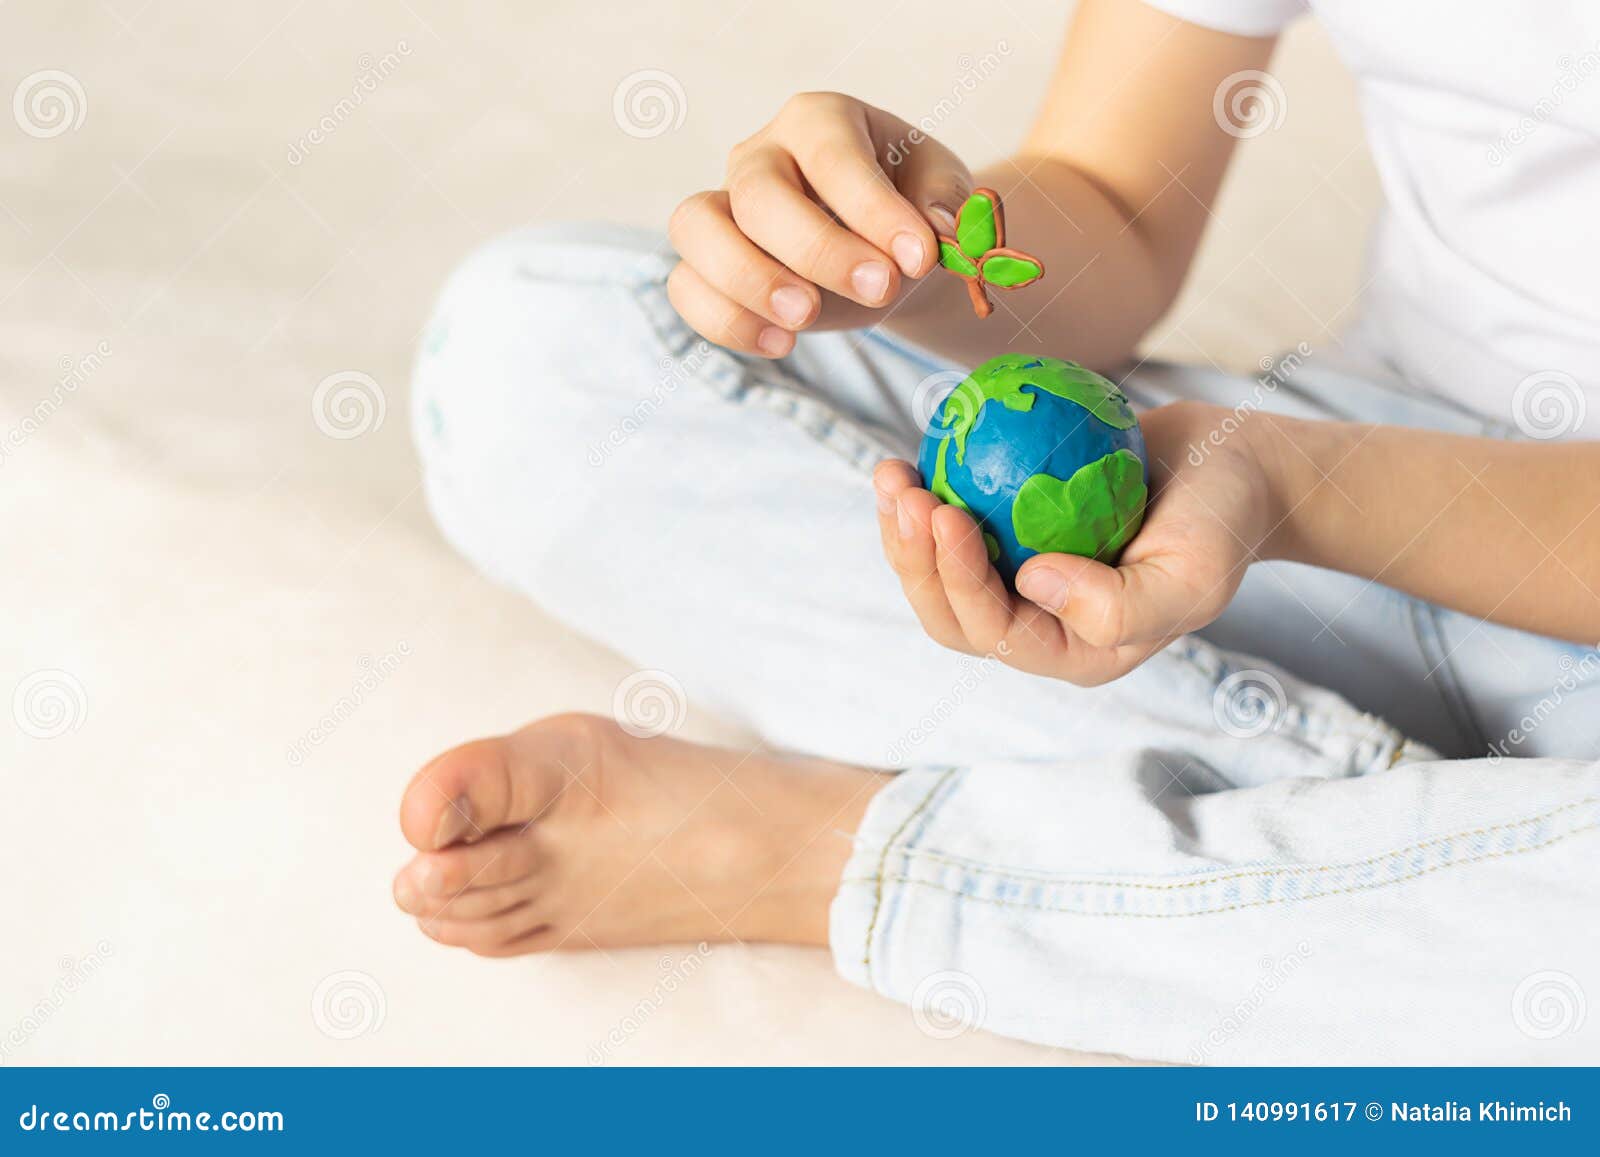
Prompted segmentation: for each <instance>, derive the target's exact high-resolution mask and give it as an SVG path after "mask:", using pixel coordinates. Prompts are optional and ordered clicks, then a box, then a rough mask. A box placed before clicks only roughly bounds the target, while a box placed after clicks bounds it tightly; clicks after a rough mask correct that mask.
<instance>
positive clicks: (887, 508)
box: [872, 459, 972, 651]
mask: <svg viewBox="0 0 1600 1157" xmlns="http://www.w3.org/2000/svg"><path fill="white" fill-rule="evenodd" d="M872 481H873V487H874V488H875V489H876V490H877V492H878V534H879V536H880V538H881V539H882V542H883V556H884V558H886V559H888V561H889V565H890V567H892V568H893V569H894V572H895V575H896V576H897V577H898V578H899V579H900V589H901V590H902V591H904V592H905V596H906V601H907V602H909V603H910V604H911V609H912V611H913V612H914V613H915V614H916V616H917V621H918V622H920V623H921V624H922V629H923V630H924V631H926V632H927V633H928V637H929V638H931V639H932V640H933V641H934V642H936V643H938V644H939V645H940V646H944V647H949V648H950V649H952V650H956V651H970V650H971V649H972V648H971V645H970V644H969V643H968V642H967V640H966V637H965V635H963V634H962V631H961V624H960V623H959V621H957V619H956V616H955V612H954V611H952V610H951V608H950V600H949V599H948V598H946V597H945V593H944V583H943V581H942V580H941V579H940V577H939V569H938V564H937V561H936V557H935V547H934V541H933V527H932V518H933V514H934V512H935V510H936V509H937V508H938V506H939V500H938V499H937V498H935V497H934V496H933V495H931V494H929V493H928V492H927V491H926V490H923V489H921V488H920V487H921V482H922V479H921V478H920V477H918V475H917V472H916V470H915V469H913V468H912V466H911V463H909V462H902V461H899V460H897V459H891V460H889V461H887V462H882V463H879V465H878V468H877V470H876V471H875V472H874V473H873V479H872Z"/></svg>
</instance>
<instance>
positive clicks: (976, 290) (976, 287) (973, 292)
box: [966, 277, 994, 317]
mask: <svg viewBox="0 0 1600 1157" xmlns="http://www.w3.org/2000/svg"><path fill="white" fill-rule="evenodd" d="M966 281H967V296H968V297H970V298H972V311H973V312H974V313H976V314H977V315H978V316H979V317H988V316H989V315H990V314H991V313H993V312H994V306H993V305H991V304H990V302H989V295H988V294H986V293H985V292H984V291H983V282H982V281H980V280H978V279H977V278H976V277H969V278H967V279H966Z"/></svg>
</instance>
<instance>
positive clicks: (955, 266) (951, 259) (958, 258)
mask: <svg viewBox="0 0 1600 1157" xmlns="http://www.w3.org/2000/svg"><path fill="white" fill-rule="evenodd" d="M939 264H940V265H943V266H944V267H945V268H946V269H949V270H952V271H954V272H956V273H959V274H961V276H963V277H976V276H977V275H978V267H977V266H976V265H974V264H973V263H972V262H971V261H969V260H968V259H967V256H966V254H964V253H962V252H961V250H959V249H957V248H956V247H955V246H954V245H952V244H950V242H948V241H941V242H939Z"/></svg>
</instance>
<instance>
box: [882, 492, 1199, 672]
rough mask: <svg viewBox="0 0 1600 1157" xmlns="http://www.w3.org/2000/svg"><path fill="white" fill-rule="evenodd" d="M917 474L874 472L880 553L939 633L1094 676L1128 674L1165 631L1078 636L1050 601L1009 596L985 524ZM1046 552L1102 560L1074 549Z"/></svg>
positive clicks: (1033, 668) (928, 627) (1010, 657)
mask: <svg viewBox="0 0 1600 1157" xmlns="http://www.w3.org/2000/svg"><path fill="white" fill-rule="evenodd" d="M920 482H921V479H920V478H919V477H918V475H917V472H916V471H915V470H914V469H913V468H912V466H911V464H910V463H908V462H902V461H898V460H890V461H886V462H882V463H880V464H879V466H878V468H877V470H876V471H874V474H873V485H874V488H875V489H876V491H877V496H878V532H879V535H880V537H881V538H882V542H883V552H884V556H885V557H886V558H887V559H888V560H889V564H890V566H891V567H893V568H894V571H895V574H896V575H897V576H898V577H899V579H900V586H901V589H902V590H903V591H904V592H905V595H906V599H907V601H908V602H909V603H910V604H911V607H912V610H913V611H914V612H915V613H916V616H917V619H918V621H919V622H920V623H921V624H922V627H923V629H924V630H925V631H926V632H927V633H928V635H929V636H930V637H931V638H932V639H933V640H934V641H935V642H937V643H939V644H941V645H942V646H945V647H949V648H950V649H952V650H956V651H961V652H963V653H965V654H970V655H986V656H991V657H994V658H998V659H999V660H1000V661H1001V662H1003V663H1005V664H1006V665H1007V666H1010V667H1015V668H1017V669H1018V670H1021V671H1027V672H1029V673H1032V674H1036V675H1046V676H1049V677H1051V678H1056V679H1063V680H1066V681H1067V682H1070V683H1076V684H1079V685H1081V686H1095V685H1097V684H1101V683H1106V682H1109V681H1111V680H1113V679H1116V678H1119V677H1120V676H1122V675H1125V674H1127V672H1129V671H1130V670H1132V669H1133V668H1134V667H1136V666H1138V665H1139V664H1140V663H1142V662H1143V661H1144V660H1145V659H1147V658H1148V657H1149V656H1150V655H1151V654H1152V653H1153V652H1154V651H1156V650H1159V649H1160V648H1161V647H1162V646H1164V645H1165V643H1166V642H1168V641H1169V640H1167V639H1159V640H1154V641H1150V642H1135V643H1129V644H1123V645H1115V646H1099V645H1093V644H1091V643H1090V642H1088V641H1086V640H1084V639H1081V638H1079V637H1078V636H1077V635H1076V633H1075V631H1074V630H1073V628H1072V626H1071V624H1070V623H1069V622H1068V621H1067V620H1066V619H1064V618H1060V617H1057V615H1056V614H1054V613H1053V610H1054V608H1052V609H1050V610H1046V609H1045V608H1043V607H1040V606H1036V605H1034V604H1033V603H1029V602H1026V601H1023V600H1020V599H1017V598H1014V597H1013V596H1012V594H1011V592H1010V591H1008V590H1007V589H1006V586H1005V584H1004V582H1003V581H1002V580H1001V578H1000V575H999V573H998V572H996V571H995V569H994V567H993V566H992V565H990V562H989V554H988V550H987V548H986V546H985V545H984V539H983V534H982V531H981V529H980V528H979V526H978V524H977V523H976V522H975V521H974V520H973V519H972V517H971V515H969V514H968V513H967V512H965V511H963V510H961V509H960V508H958V507H955V506H946V505H944V504H943V503H941V502H940V501H939V500H938V499H937V498H935V497H934V496H933V495H932V494H930V493H928V491H926V490H923V489H921V488H920V486H919V483H920ZM1044 557H1045V558H1046V559H1048V560H1049V561H1055V560H1058V559H1059V560H1061V561H1062V562H1064V563H1073V562H1086V563H1091V565H1094V566H1098V565H1099V564H1095V563H1092V560H1088V559H1076V558H1074V557H1073V556H1070V555H1060V556H1056V555H1052V556H1044ZM1039 562H1040V560H1034V561H1032V562H1030V563H1029V567H1033V568H1034V570H1031V571H1028V573H1030V574H1032V573H1035V572H1036V571H1039V570H1040V569H1042V568H1041V567H1040V566H1039ZM1024 569H1025V570H1026V569H1027V568H1024ZM1100 569H1102V570H1109V569H1110V568H1107V567H1101V568H1100ZM1046 573H1053V572H1050V571H1046ZM1057 605H1059V604H1057Z"/></svg>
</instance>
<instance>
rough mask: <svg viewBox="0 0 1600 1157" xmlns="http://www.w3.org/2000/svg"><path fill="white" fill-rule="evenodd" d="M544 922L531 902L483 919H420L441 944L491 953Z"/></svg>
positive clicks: (424, 929)
mask: <svg viewBox="0 0 1600 1157" xmlns="http://www.w3.org/2000/svg"><path fill="white" fill-rule="evenodd" d="M544 923H545V921H544V919H543V917H542V916H541V914H540V912H539V910H538V909H537V908H535V907H534V905H533V904H532V903H528V902H524V903H522V904H518V905H517V906H516V907H515V908H512V909H511V910H510V911H508V912H502V913H500V914H499V915H498V916H490V917H487V918H486V919H483V920H452V919H448V918H442V919H437V920H431V919H426V920H418V921H417V927H419V928H421V929H422V932H423V934H424V935H426V936H428V937H430V938H431V939H433V940H437V941H438V942H439V943H440V944H448V945H450V946H452V947H454V948H466V949H470V950H471V951H473V952H478V953H483V954H488V953H490V952H493V951H495V950H496V949H500V948H504V947H505V946H506V945H508V944H510V943H512V942H514V941H517V940H520V939H522V938H523V937H525V936H527V935H528V934H529V933H531V932H534V931H535V930H536V929H538V928H540V927H541V926H543V924H544Z"/></svg>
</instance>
